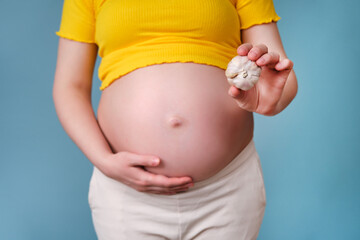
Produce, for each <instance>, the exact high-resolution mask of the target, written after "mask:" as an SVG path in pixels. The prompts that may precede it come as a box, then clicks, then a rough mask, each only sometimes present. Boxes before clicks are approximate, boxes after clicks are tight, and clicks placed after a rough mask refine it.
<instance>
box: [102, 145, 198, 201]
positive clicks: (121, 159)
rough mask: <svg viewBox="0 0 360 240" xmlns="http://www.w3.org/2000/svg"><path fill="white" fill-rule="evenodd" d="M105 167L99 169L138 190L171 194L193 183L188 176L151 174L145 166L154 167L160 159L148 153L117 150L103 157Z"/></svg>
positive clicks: (185, 189) (183, 189)
mask: <svg viewBox="0 0 360 240" xmlns="http://www.w3.org/2000/svg"><path fill="white" fill-rule="evenodd" d="M105 162H106V167H104V168H103V169H100V170H101V171H102V172H103V173H104V174H105V175H106V176H108V177H110V178H112V179H115V180H117V181H120V182H122V183H124V184H126V185H128V186H129V187H131V188H134V189H135V190H137V191H139V192H146V193H154V194H163V195H172V194H176V193H179V192H184V191H187V190H188V189H189V187H192V186H193V185H194V183H193V180H192V179H191V178H190V177H188V176H184V177H166V176H164V175H160V174H153V173H150V172H148V171H146V170H145V167H156V166H158V165H159V164H160V159H159V158H158V157H155V156H150V155H139V154H135V153H130V152H119V153H115V154H111V155H109V157H108V158H107V159H105Z"/></svg>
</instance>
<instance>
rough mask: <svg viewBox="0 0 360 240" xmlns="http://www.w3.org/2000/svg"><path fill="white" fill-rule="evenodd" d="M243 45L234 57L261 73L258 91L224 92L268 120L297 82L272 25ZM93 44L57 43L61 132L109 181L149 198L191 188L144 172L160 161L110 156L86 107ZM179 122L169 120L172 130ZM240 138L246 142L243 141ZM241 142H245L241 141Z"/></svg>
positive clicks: (248, 33)
mask: <svg viewBox="0 0 360 240" xmlns="http://www.w3.org/2000/svg"><path fill="white" fill-rule="evenodd" d="M241 34H242V40H243V42H245V43H249V44H243V45H241V46H240V47H239V48H238V54H239V55H247V56H248V57H249V58H250V59H252V60H256V63H257V64H258V65H259V66H261V67H263V68H266V70H265V71H262V72H264V74H262V75H261V77H260V80H259V82H258V84H257V87H256V88H254V89H253V90H250V91H248V92H246V93H244V92H241V91H239V90H238V89H236V88H235V89H234V88H233V87H229V94H230V95H231V96H232V97H233V98H234V102H235V103H236V104H237V105H238V107H239V111H249V112H257V113H259V114H263V115H268V116H272V115H275V114H278V113H279V112H281V111H282V110H283V109H285V108H286V106H287V105H288V104H289V103H290V102H291V101H292V99H293V98H294V97H295V95H296V92H297V80H296V77H295V74H294V73H293V71H292V62H291V61H290V60H288V59H287V57H286V54H285V51H284V49H283V46H282V43H281V40H280V36H279V34H278V30H277V27H276V24H275V23H271V24H263V25H258V26H254V27H251V28H249V29H247V30H243V31H242V33H241ZM96 54H97V47H96V45H95V44H88V43H79V42H75V41H71V40H67V39H60V41H59V50H58V62H57V67H56V73H55V81H54V88H53V96H54V102H55V107H56V111H57V114H58V116H59V119H60V122H61V123H62V125H63V127H64V129H65V131H66V132H67V133H68V134H69V136H70V137H71V139H72V140H73V141H74V142H75V143H76V144H77V146H78V147H79V148H80V149H81V150H82V151H83V152H84V154H85V155H86V156H87V158H88V159H89V160H90V161H91V162H92V163H93V164H94V166H96V167H97V168H98V169H99V170H100V171H102V172H103V173H104V174H105V175H107V176H108V177H111V178H113V179H115V180H118V181H120V182H123V183H125V184H127V185H129V186H130V187H132V188H134V189H136V190H138V191H142V192H148V193H155V194H176V193H178V192H182V191H186V190H187V189H188V188H189V187H191V186H192V185H193V182H194V181H193V179H192V178H191V177H189V176H177V177H168V176H165V174H157V173H152V172H150V171H146V168H151V167H153V168H154V167H156V166H159V165H160V164H161V159H160V158H159V156H156V155H152V154H148V155H143V154H136V153H133V152H128V151H119V152H114V151H113V149H111V147H110V145H109V142H108V140H107V139H106V137H105V136H104V133H103V130H102V129H101V128H100V126H99V123H98V121H97V119H96V118H95V115H94V111H93V109H92V106H91V79H92V74H93V69H94V64H95V60H96ZM177 121H178V120H176V119H175V120H173V122H175V125H176V124H178V123H176V122H177ZM244 139H245V138H244ZM244 142H246V140H244Z"/></svg>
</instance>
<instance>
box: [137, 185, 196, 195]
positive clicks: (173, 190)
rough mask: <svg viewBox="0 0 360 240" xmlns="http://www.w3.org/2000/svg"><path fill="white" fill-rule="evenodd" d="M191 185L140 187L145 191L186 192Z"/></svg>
mask: <svg viewBox="0 0 360 240" xmlns="http://www.w3.org/2000/svg"><path fill="white" fill-rule="evenodd" d="M190 187H191V185H186V186H184V187H177V188H163V187H155V186H150V187H140V189H142V191H143V192H155V191H156V192H158V193H172V192H173V193H179V192H186V191H187V190H189V188H190Z"/></svg>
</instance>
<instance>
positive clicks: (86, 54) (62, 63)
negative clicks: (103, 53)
mask: <svg viewBox="0 0 360 240" xmlns="http://www.w3.org/2000/svg"><path fill="white" fill-rule="evenodd" d="M96 56H97V45H96V44H94V43H83V42H77V41H72V40H69V39H65V38H60V39H59V48H58V57H57V64H56V71H55V80H54V91H56V90H61V89H66V88H70V87H77V88H80V89H83V90H86V91H89V92H90V91H91V86H92V76H93V70H94V65H95V61H96Z"/></svg>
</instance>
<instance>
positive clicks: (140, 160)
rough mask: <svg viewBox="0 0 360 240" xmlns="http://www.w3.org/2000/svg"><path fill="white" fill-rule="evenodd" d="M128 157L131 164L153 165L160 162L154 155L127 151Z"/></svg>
mask: <svg viewBox="0 0 360 240" xmlns="http://www.w3.org/2000/svg"><path fill="white" fill-rule="evenodd" d="M128 157H129V161H130V165H131V166H145V167H155V166H158V165H159V164H160V158H159V157H156V156H148V155H139V154H133V153H129V156H128Z"/></svg>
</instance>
